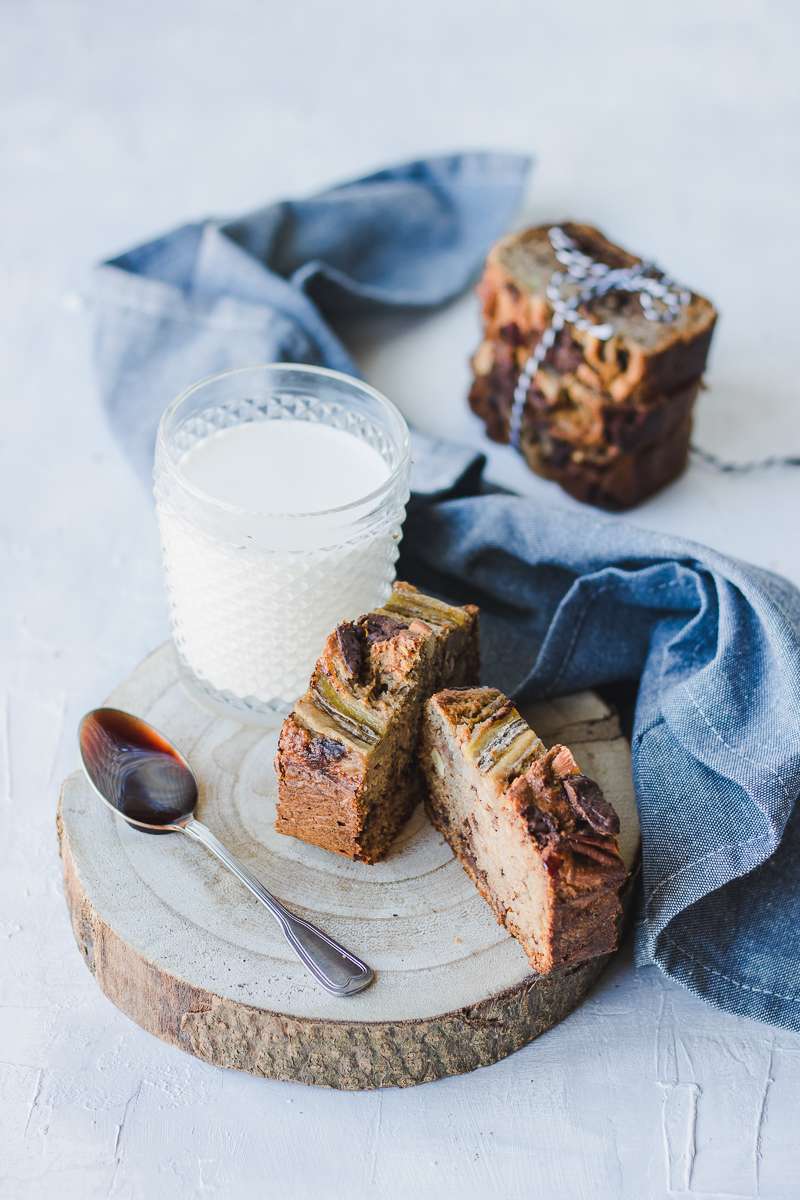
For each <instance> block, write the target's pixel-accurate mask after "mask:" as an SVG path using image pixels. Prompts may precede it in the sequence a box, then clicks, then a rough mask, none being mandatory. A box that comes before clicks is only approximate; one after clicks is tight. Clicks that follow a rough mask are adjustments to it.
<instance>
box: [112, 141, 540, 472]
mask: <svg viewBox="0 0 800 1200" xmlns="http://www.w3.org/2000/svg"><path fill="white" fill-rule="evenodd" d="M530 166H531V160H530V159H529V158H527V157H525V156H522V155H516V154H505V153H492V152H475V153H465V154H451V155H442V156H441V157H437V158H430V159H420V160H417V161H414V162H409V163H402V164H400V165H398V166H395V167H389V168H387V169H386V170H383V171H377V172H375V173H374V174H372V175H367V176H366V177H365V178H363V179H356V180H352V181H351V182H349V183H343V184H339V185H338V186H336V187H332V188H329V189H327V190H326V191H323V192H320V193H319V194H318V195H316V196H311V197H309V198H308V199H304V200H284V201H281V202H278V203H275V204H270V205H268V206H267V207H266V208H262V209H259V210H258V211H257V212H254V213H250V214H248V215H247V216H244V217H240V218H237V219H235V220H228V221H217V220H208V221H204V222H200V223H195V224H191V225H184V226H183V227H181V228H180V229H176V230H174V231H173V232H171V233H168V234H166V235H165V236H164V237H160V238H157V239H156V240H154V241H152V242H147V243H146V244H145V245H142V246H137V247H136V248H135V249H133V250H129V251H127V252H126V253H124V254H121V255H119V256H118V257H116V258H113V259H111V260H110V261H109V262H107V263H104V264H103V265H102V266H100V267H99V268H98V270H97V272H96V278H95V288H94V312H95V322H94V331H95V337H94V350H95V361H96V365H97V371H98V377H99V379H100V384H101V389H102V393H103V400H104V403H105V406H106V410H107V412H108V416H109V419H110V421H111V425H112V428H113V429H114V431H115V432H116V433H117V435H118V437H119V439H120V441H121V443H122V445H123V447H124V449H125V451H126V453H127V454H128V456H129V458H130V459H131V460H132V462H133V464H134V466H135V467H136V469H137V470H138V472H139V473H140V474H141V475H142V476H143V477H145V478H148V479H149V477H150V472H151V468H152V457H153V440H154V436H155V428H156V425H157V423H158V419H159V417H160V415H161V413H162V411H163V410H164V408H165V406H166V405H167V404H168V403H169V401H170V400H171V399H172V398H173V397H174V396H176V395H177V394H178V393H179V392H181V391H182V390H183V389H184V388H185V387H186V386H187V384H188V383H193V382H195V381H197V380H198V379H201V378H204V377H205V376H207V375H213V374H215V373H216V372H218V371H224V370H227V369H228V368H230V367H236V366H247V365H255V364H257V363H265V362H278V361H285V362H309V363H317V364H319V365H322V366H326V367H332V368H333V369H334V370H338V371H347V372H349V373H350V374H357V371H356V367H355V364H354V363H353V361H352V359H351V358H350V355H349V354H348V352H347V350H346V349H345V347H344V345H343V344H342V342H341V340H340V338H339V336H338V334H337V333H336V331H335V325H336V324H337V323H338V322H339V321H340V320H342V319H343V318H348V319H351V318H352V317H354V316H357V315H358V314H360V313H367V312H370V313H374V312H378V311H382V310H383V311H385V310H392V309H424V308H429V307H432V306H434V305H439V304H444V303H445V302H446V301H447V300H450V299H452V298H453V297H454V296H457V295H458V294H459V293H460V292H462V291H463V290H464V288H465V287H466V286H467V285H468V284H469V283H470V282H471V281H472V279H473V278H474V276H475V274H476V272H477V271H478V270H479V269H480V266H481V263H482V260H483V257H484V255H485V253H486V250H487V249H488V247H489V246H490V245H491V243H492V242H493V241H494V240H495V238H497V237H499V236H500V234H501V233H503V232H504V231H505V230H506V229H507V227H508V225H509V222H510V221H511V220H512V218H513V216H514V215H515V213H516V211H517V209H518V208H519V206H520V202H521V200H522V197H523V194H524V189H525V183H526V179H527V175H528V171H529V169H530Z"/></svg>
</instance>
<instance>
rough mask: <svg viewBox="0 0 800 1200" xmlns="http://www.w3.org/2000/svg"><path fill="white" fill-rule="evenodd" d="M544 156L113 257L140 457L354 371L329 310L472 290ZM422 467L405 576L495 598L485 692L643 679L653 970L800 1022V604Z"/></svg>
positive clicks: (466, 166)
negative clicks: (191, 408)
mask: <svg viewBox="0 0 800 1200" xmlns="http://www.w3.org/2000/svg"><path fill="white" fill-rule="evenodd" d="M527 167H528V163H527V160H525V159H521V158H518V157H514V156H509V155H493V154H477V155H475V154H468V155H456V156H452V157H448V158H439V159H433V160H429V161H426V162H415V163H409V164H406V165H404V166H399V167H396V168H393V169H391V170H387V171H381V172H379V173H377V174H375V175H371V176H369V177H368V178H366V179H363V180H359V181H356V182H354V183H350V184H344V185H342V186H340V187H336V188H332V189H331V190H330V191H327V192H324V193H322V194H320V195H318V196H316V197H313V198H312V199H310V200H306V201H290V202H285V203H282V204H276V205H272V206H271V207H269V208H266V209H263V210H262V211H260V212H259V213H256V214H254V215H253V216H250V217H246V218H243V219H242V220H238V221H229V222H213V221H209V222H206V223H203V224H198V225H189V226H186V227H184V228H182V229H179V230H177V231H176V232H174V233H172V234H168V235H167V236H166V237H163V238H160V239H159V240H158V241H155V242H152V243H149V244H148V245H145V246H141V247H139V248H138V249H136V250H132V251H130V252H129V253H127V254H123V255H121V256H120V257H119V258H116V259H114V260H113V261H112V262H110V263H108V264H105V265H104V266H103V267H102V268H100V272H99V279H98V289H97V294H96V305H95V314H96V317H95V321H96V324H95V332H96V347H97V363H98V370H99V379H100V386H101V391H102V394H103V397H104V400H105V403H106V405H107V407H108V411H109V414H110V417H111V420H112V424H113V426H114V428H115V431H116V433H117V435H118V437H119V439H120V441H121V442H122V444H123V447H124V448H125V450H126V451H127V452H128V454H129V455H130V457H131V458H132V460H133V461H134V463H135V464H136V465H137V466H138V468H139V469H140V470H141V472H142V473H143V474H144V475H146V476H148V477H149V474H150V468H151V455H152V439H153V434H154V430H155V426H156V423H157V420H158V416H159V415H160V412H161V410H162V409H163V407H164V405H165V404H166V403H167V402H168V401H169V400H170V399H171V398H172V396H173V395H175V394H176V393H177V392H178V391H179V390H181V389H182V388H183V387H185V386H186V384H187V383H188V382H191V381H193V380H196V379H198V378H200V377H202V376H203V375H206V374H209V373H212V372H214V371H218V370H222V369H224V368H226V367H232V366H241V365H244V364H248V363H256V362H264V361H268V360H274V359H293V360H301V361H310V362H317V363H319V362H322V363H325V364H327V365H329V366H333V367H336V368H340V369H343V370H350V371H352V370H353V364H352V363H351V361H350V358H349V357H348V355H347V352H346V350H345V349H344V347H343V345H342V343H341V341H340V340H339V338H338V337H337V335H336V334H335V332H334V331H333V328H332V326H331V321H333V320H335V319H336V318H337V317H338V316H340V315H342V314H344V313H345V312H347V313H352V312H356V313H357V312H364V311H367V310H373V309H375V308H377V307H380V306H384V307H385V306H394V307H397V306H426V305H433V304H439V303H442V302H443V301H445V300H447V299H448V298H449V297H451V296H453V295H454V294H456V293H457V292H458V291H460V290H461V289H462V288H463V287H464V286H465V285H466V284H467V283H468V282H469V280H470V278H471V277H472V275H473V273H474V271H475V270H476V268H477V267H478V266H479V263H480V260H481V258H482V256H483V254H484V253H485V251H486V249H487V247H488V245H489V243H490V242H491V241H492V240H493V239H494V238H495V237H496V236H497V235H498V234H499V233H500V232H502V231H503V229H504V228H505V227H506V226H507V224H508V222H509V220H510V218H511V216H512V213H513V211H514V209H515V208H516V206H517V204H518V202H519V200H520V197H521V192H522V188H523V184H524V179H525V175H526V171H527ZM466 349H467V348H466V347H465V351H466ZM414 459H415V463H414V478H413V486H414V495H413V497H412V504H411V506H410V510H409V516H408V518H407V522H406V528H405V534H404V541H403V559H402V564H401V565H402V570H403V572H404V573H405V574H406V576H407V577H410V578H412V579H414V580H415V581H418V582H421V583H423V584H428V585H429V586H434V587H436V588H437V589H438V590H440V591H441V592H443V593H445V594H450V595H452V596H454V597H458V598H460V599H469V600H474V601H476V602H477V603H479V604H480V605H481V607H482V613H483V616H482V620H483V626H482V628H483V631H484V632H483V640H484V665H483V673H484V678H485V680H486V682H492V683H494V684H496V685H498V686H500V687H502V688H504V689H505V690H507V691H514V692H515V693H516V694H518V695H521V696H531V697H532V696H537V697H540V696H548V695H556V694H558V693H565V692H570V691H574V690H576V689H579V688H585V687H592V686H596V685H602V684H608V683H611V682H614V681H620V680H631V681H638V684H639V687H638V702H637V706H636V714H635V722H634V733H633V768H634V781H635V785H636V794H637V798H638V803H639V810H640V816H641V824H642V839H643V883H644V903H643V913H642V918H641V921H640V922H639V925H638V938H637V957H638V961H639V962H640V963H656V964H658V966H660V967H661V968H662V970H664V971H665V972H666V973H667V974H668V975H670V976H672V977H673V978H674V979H677V980H679V981H680V982H681V983H683V984H684V985H685V986H687V987H689V988H691V989H692V990H693V991H695V992H697V993H698V994H699V995H701V996H703V997H705V998H706V999H708V1000H710V1001H712V1002H713V1003H715V1004H717V1005H719V1006H720V1007H722V1008H726V1009H729V1010H731V1011H733V1012H737V1013H744V1014H747V1015H749V1016H753V1017H757V1018H760V1019H761V1020H764V1021H769V1022H773V1023H775V1024H778V1025H785V1026H787V1027H789V1028H793V1029H800V820H798V815H797V812H796V800H797V797H798V792H799V791H800V649H799V648H798V647H799V646H800V594H799V593H798V592H797V591H796V590H795V589H794V588H793V587H792V586H791V585H790V584H789V583H787V582H786V581H785V580H783V579H780V578H778V577H777V576H775V575H771V574H770V573H769V572H767V571H763V570H760V569H758V568H756V567H752V566H748V565H747V564H745V563H741V562H737V561H735V560H733V559H730V558H726V557H725V556H724V555H721V554H717V553H715V552H714V551H712V550H709V549H706V548H705V547H703V546H699V545H695V544H694V543H692V542H689V541H686V540H684V539H682V538H673V537H666V536H664V535H662V534H658V533H652V532H646V531H644V530H641V529H638V528H636V527H635V526H633V525H630V524H628V523H627V522H625V521H622V520H620V519H613V518H603V517H599V516H598V515H597V514H595V513H594V512H593V511H592V510H589V509H586V510H584V511H580V512H577V511H575V510H574V509H565V508H552V509H550V508H546V507H544V506H542V505H539V504H536V503H534V502H532V501H530V500H524V499H521V498H518V497H508V496H498V495H487V494H482V493H481V468H482V465H483V462H482V457H481V456H480V455H479V454H477V453H476V452H475V451H474V450H473V449H470V448H465V447H458V446H451V445H450V444H449V443H447V442H442V441H435V440H432V439H426V438H424V437H420V436H415V438H414ZM612 799H613V797H612Z"/></svg>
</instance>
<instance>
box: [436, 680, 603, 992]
mask: <svg viewBox="0 0 800 1200" xmlns="http://www.w3.org/2000/svg"><path fill="white" fill-rule="evenodd" d="M420 759H421V764H422V771H423V775H424V778H425V784H426V806H427V809H428V813H429V815H430V818H431V820H432V822H433V824H434V825H435V826H436V828H437V829H438V830H439V831H440V833H442V834H443V836H444V837H445V838H446V840H447V841H448V843H449V844H450V846H451V848H452V849H453V852H454V853H455V855H456V857H457V858H458V859H459V861H460V862H461V864H462V866H463V867H464V870H465V871H466V872H467V874H468V875H469V877H470V878H471V879H472V881H473V882H474V884H475V886H476V887H477V889H478V891H479V892H480V894H481V895H482V896H483V898H484V899H485V900H486V901H487V903H488V904H489V906H490V907H491V909H492V911H493V912H494V914H495V917H496V919H497V921H498V922H499V923H500V924H501V925H504V926H505V927H506V928H507V929H508V931H509V933H510V934H511V935H512V936H513V937H514V938H516V939H517V941H518V942H519V943H520V945H521V946H522V949H523V950H524V952H525V953H526V955H527V956H528V959H529V961H530V963H531V966H532V967H533V968H534V970H536V971H537V972H539V973H540V974H547V973H549V972H550V971H553V970H556V969H558V968H566V967H570V966H573V965H574V964H576V963H579V962H582V961H584V960H586V959H589V958H594V957H596V956H598V955H601V954H607V953H609V952H610V951H612V950H614V949H615V948H616V946H617V942H618V937H619V925H620V919H621V914H622V909H621V904H620V899H619V893H620V889H621V887H622V885H623V883H624V881H625V878H626V874H627V873H626V870H625V866H624V864H623V861H622V859H621V857H620V854H619V846H618V841H617V834H618V832H619V818H618V817H617V814H616V812H615V810H614V809H613V807H612V806H611V804H610V803H609V802H608V800H606V798H605V797H604V796H603V794H602V792H601V790H600V788H599V787H598V785H597V784H596V783H594V782H593V781H592V780H591V779H588V778H587V777H586V776H585V775H583V774H582V772H581V770H580V767H579V766H578V764H577V762H576V761H575V758H574V756H573V754H572V752H571V751H570V750H569V749H568V748H567V747H566V746H562V745H555V746H551V747H550V748H549V749H547V748H545V746H544V745H543V744H542V742H541V741H540V740H539V738H538V737H537V736H536V734H535V733H534V731H533V730H531V728H530V726H529V725H528V724H527V722H526V721H524V720H523V718H522V717H521V716H520V714H519V712H518V711H517V710H516V708H515V707H514V705H513V704H512V702H511V701H510V700H509V699H508V697H507V696H504V695H503V693H502V692H499V691H497V690H496V689H495V688H467V689H448V690H445V691H442V692H439V693H438V694H436V695H434V696H433V697H432V698H431V699H430V700H429V701H427V703H426V705H425V709H424V715H423V721H422V729H421V737H420Z"/></svg>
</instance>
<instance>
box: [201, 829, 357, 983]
mask: <svg viewBox="0 0 800 1200" xmlns="http://www.w3.org/2000/svg"><path fill="white" fill-rule="evenodd" d="M179 828H180V829H181V830H182V832H183V833H186V834H188V835H189V837H191V838H194V840H195V841H197V842H201V843H202V844H203V845H204V846H205V848H206V849H207V850H210V851H211V853H212V854H214V855H215V856H216V857H217V858H218V859H219V861H220V862H221V863H223V864H224V865H225V866H226V867H227V868H228V870H229V871H232V872H233V874H234V875H235V876H236V878H237V879H240V880H241V882H242V883H243V884H244V886H245V887H246V888H248V889H249V890H250V891H251V892H252V893H253V895H254V896H255V897H256V899H257V900H260V901H261V903H262V904H263V905H264V906H265V907H266V908H268V909H269V911H270V912H271V913H272V915H273V917H275V919H276V921H277V922H278V924H279V925H280V927H281V929H282V930H283V932H284V935H285V937H286V940H287V942H288V943H289V945H290V946H291V947H292V949H293V950H294V952H295V953H296V954H297V956H298V958H300V959H301V960H302V962H304V963H305V965H306V966H307V967H308V969H309V971H310V972H311V974H312V975H313V976H314V977H315V978H316V979H318V980H319V982H320V983H321V984H322V986H323V987H324V988H325V989H326V990H327V991H329V992H332V993H333V995H334V996H354V995H355V994H356V993H357V992H361V991H363V990H364V988H366V987H369V985H370V984H371V983H372V980H373V978H374V976H373V973H372V971H371V970H370V968H369V967H368V966H367V964H366V963H363V962H362V961H361V959H360V958H356V956H355V955H354V954H351V953H350V951H349V950H345V948H344V946H340V945H339V943H338V942H335V941H334V940H333V938H332V937H328V935H327V934H326V933H323V932H322V930H321V929H317V927H316V926H315V925H312V924H311V922H310V921H305V920H304V919H303V918H302V917H298V916H296V914H295V913H293V912H290V911H289V909H288V908H285V907H284V905H283V904H281V902H280V900H277V899H276V898H275V897H274V896H273V895H272V894H271V893H270V892H268V891H267V889H266V888H265V887H264V885H263V884H262V883H261V882H260V880H258V879H257V878H256V877H255V875H253V874H252V872H250V871H248V869H247V867H245V866H243V865H242V863H240V862H239V860H238V859H237V858H234V856H233V855H232V854H231V853H230V851H229V850H226V848H225V847H224V846H223V844H222V842H220V841H219V840H218V839H217V838H216V837H215V836H214V834H213V833H212V832H211V830H210V829H208V828H207V826H205V825H203V823H202V822H201V821H197V820H195V818H194V817H190V818H189V820H188V821H187V822H186V823H185V824H184V825H181V826H179Z"/></svg>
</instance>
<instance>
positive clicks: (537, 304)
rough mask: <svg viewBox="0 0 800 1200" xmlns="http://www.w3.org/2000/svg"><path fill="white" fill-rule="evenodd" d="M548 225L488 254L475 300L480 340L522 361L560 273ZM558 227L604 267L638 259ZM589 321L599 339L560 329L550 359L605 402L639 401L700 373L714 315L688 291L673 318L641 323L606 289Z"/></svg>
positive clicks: (631, 301)
mask: <svg viewBox="0 0 800 1200" xmlns="http://www.w3.org/2000/svg"><path fill="white" fill-rule="evenodd" d="M552 227H553V225H552V222H551V223H548V224H547V225H537V226H534V227H533V228H531V229H525V230H523V231H522V232H521V233H515V234H511V235H510V236H509V237H506V238H503V239H502V240H501V241H499V242H498V243H497V244H496V245H495V246H494V247H493V248H492V249H491V250H490V252H489V255H488V258H487V260H486V267H485V270H484V274H483V278H482V280H481V283H480V285H479V287H478V295H479V297H480V299H481V301H482V304H483V323H484V337H485V338H487V339H488V340H489V341H495V340H498V339H500V338H501V336H503V337H505V338H509V337H512V338H513V341H514V342H515V346H516V349H517V351H518V357H519V358H520V359H522V360H523V361H522V362H520V364H519V365H520V366H522V365H524V359H526V358H527V357H528V354H530V351H531V350H532V349H533V347H534V346H535V345H536V342H537V341H538V339H539V336H540V334H541V332H542V330H543V329H544V328H545V327H546V326H547V325H548V323H549V321H550V317H551V315H552V310H551V307H550V304H549V302H548V300H547V294H546V293H547V287H548V284H549V282H550V277H551V276H552V274H553V272H554V271H560V270H562V269H563V268H562V267H561V266H560V264H559V262H558V259H557V258H556V255H555V251H554V249H553V246H552V244H551V241H550V229H551V228H552ZM559 228H560V229H562V230H563V231H564V233H565V234H566V235H567V237H569V238H571V239H572V240H573V241H574V242H575V243H576V244H577V246H578V248H579V249H580V250H581V251H583V253H584V254H588V255H589V256H590V257H591V258H593V259H595V260H596V261H598V262H603V263H606V264H607V265H608V266H610V267H631V266H634V265H636V264H638V263H641V262H642V259H641V258H640V257H639V256H638V255H636V254H631V253H630V252H629V251H627V250H624V249H623V248H622V247H621V246H618V245H615V243H614V242H611V241H609V239H608V238H607V237H605V235H604V234H602V233H601V232H600V230H599V229H596V228H595V227H594V226H593V225H585V224H580V223H578V222H575V221H563V222H561V223H560V225H559ZM591 312H592V318H593V320H595V321H597V322H598V324H604V323H606V322H608V323H609V324H611V325H613V327H614V331H615V332H614V334H613V336H612V337H611V338H610V339H608V340H606V341H602V340H601V339H600V338H596V337H593V336H592V333H591V331H590V330H581V329H575V328H571V327H570V328H568V329H565V330H564V331H563V332H562V335H561V337H560V338H559V340H558V343H557V345H556V348H555V350H554V352H553V354H552V356H551V361H552V363H553V365H554V366H555V367H556V369H557V370H558V371H559V372H562V373H566V374H570V375H574V376H576V377H577V378H579V379H582V380H583V382H584V383H587V384H589V385H590V386H593V387H596V388H598V389H599V390H602V391H604V392H607V393H608V394H609V396H610V397H611V399H612V400H627V399H629V398H630V397H631V396H632V395H634V394H636V396H637V397H638V398H639V399H640V400H645V399H647V397H648V396H655V395H659V394H661V393H664V392H670V391H674V389H675V388H678V387H680V386H681V385H682V384H685V383H688V382H689V381H690V380H694V379H697V378H699V376H700V375H702V373H703V369H704V368H705V365H706V359H707V357H708V351H709V348H710V345H711V337H712V334H713V332H714V325H715V323H716V319H717V313H716V309H715V308H714V306H713V304H712V303H711V302H710V301H709V300H707V299H706V298H705V297H704V296H701V295H699V294H697V293H692V294H691V297H690V300H689V303H688V304H687V305H685V306H684V307H683V308H681V309H680V311H679V312H678V314H677V316H676V318H675V320H673V321H668V322H663V323H662V322H659V321H649V320H648V319H647V317H646V316H645V315H644V312H643V311H642V307H641V304H640V303H639V300H638V298H637V297H636V296H635V295H633V294H630V293H625V292H611V293H610V294H609V295H608V296H605V297H603V298H600V299H598V300H596V301H595V302H593V303H592V309H591Z"/></svg>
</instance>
